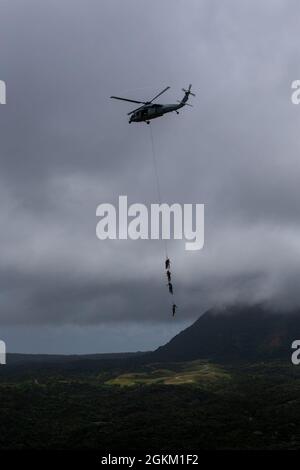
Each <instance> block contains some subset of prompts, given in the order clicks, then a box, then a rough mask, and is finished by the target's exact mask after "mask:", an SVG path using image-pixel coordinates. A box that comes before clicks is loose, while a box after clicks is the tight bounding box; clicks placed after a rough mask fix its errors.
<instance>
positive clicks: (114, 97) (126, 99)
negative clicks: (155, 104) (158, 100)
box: [111, 96, 145, 104]
mask: <svg viewBox="0 0 300 470" xmlns="http://www.w3.org/2000/svg"><path fill="white" fill-rule="evenodd" d="M111 98H113V99H115V100H121V101H129V102H130V103H138V104H145V102H144V101H137V100H130V99H128V98H120V97H119V96H111Z"/></svg>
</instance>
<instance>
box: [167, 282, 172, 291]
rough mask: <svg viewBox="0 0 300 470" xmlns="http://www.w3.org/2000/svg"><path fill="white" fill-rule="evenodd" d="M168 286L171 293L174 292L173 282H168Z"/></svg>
mask: <svg viewBox="0 0 300 470" xmlns="http://www.w3.org/2000/svg"><path fill="white" fill-rule="evenodd" d="M168 287H169V292H170V294H173V284H172V283H171V282H168Z"/></svg>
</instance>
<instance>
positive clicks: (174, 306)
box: [172, 304, 178, 317]
mask: <svg viewBox="0 0 300 470" xmlns="http://www.w3.org/2000/svg"><path fill="white" fill-rule="evenodd" d="M176 308H178V307H177V305H176V304H173V305H172V314H173V317H174V316H175V313H176Z"/></svg>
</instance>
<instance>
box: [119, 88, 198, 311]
mask: <svg viewBox="0 0 300 470" xmlns="http://www.w3.org/2000/svg"><path fill="white" fill-rule="evenodd" d="M169 88H170V87H169V86H167V87H166V88H164V89H163V90H162V91H161V92H160V93H158V94H157V95H155V96H154V98H152V99H151V100H150V101H138V100H132V99H129V98H121V97H119V96H111V98H113V99H116V100H121V101H128V102H130V103H136V104H140V105H141V106H139V107H138V108H136V109H134V110H133V111H130V112H129V113H127V115H128V116H130V118H129V124H130V123H132V122H146V123H147V124H150V120H151V119H155V118H158V117H160V116H163V115H164V114H166V113H171V112H176V114H179V112H178V109H180V108H183V107H184V106H191V105H190V104H189V103H187V101H188V99H189V96H190V95H192V96H195V95H194V93H192V92H191V88H192V85H189V87H188V89H187V90H186V89H184V88H183V89H182V91H184V96H183V98H182V99H181V101H178V104H158V103H153V101H154V100H156V99H157V98H158V97H159V96H160V95H162V94H163V93H165V91H167V90H168V89H169ZM149 128H150V139H151V149H152V163H153V169H154V175H155V180H156V190H157V197H158V202H159V204H160V205H161V202H162V198H161V186H160V181H159V172H158V164H157V158H156V152H155V145H154V138H153V133H152V127H151V125H150V126H149ZM164 242H165V256H166V259H165V270H166V276H167V280H168V283H167V286H168V289H169V293H170V294H171V295H172V296H174V291H173V284H172V273H171V261H170V259H169V256H168V245H167V240H166V239H164ZM173 299H174V297H173ZM176 309H177V305H176V304H175V301H174V300H173V303H172V315H173V317H174V315H175V313H176Z"/></svg>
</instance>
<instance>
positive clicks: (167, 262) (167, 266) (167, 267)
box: [165, 257, 171, 269]
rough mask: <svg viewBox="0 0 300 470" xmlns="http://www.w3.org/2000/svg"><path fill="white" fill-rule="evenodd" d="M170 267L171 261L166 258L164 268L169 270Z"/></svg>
mask: <svg viewBox="0 0 300 470" xmlns="http://www.w3.org/2000/svg"><path fill="white" fill-rule="evenodd" d="M170 266H171V261H170V260H169V258H168V257H167V259H166V261H165V267H166V269H170Z"/></svg>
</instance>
